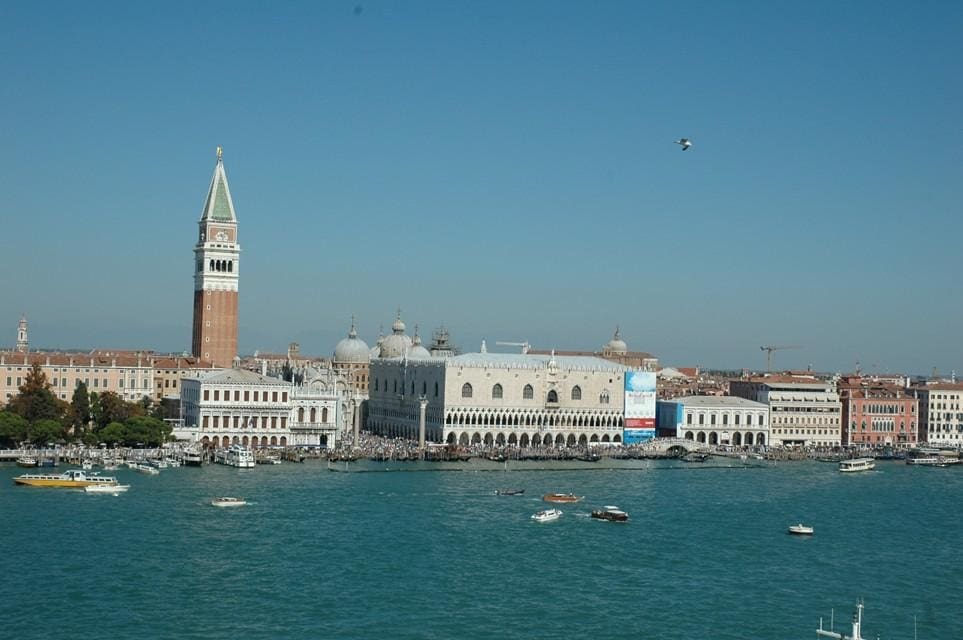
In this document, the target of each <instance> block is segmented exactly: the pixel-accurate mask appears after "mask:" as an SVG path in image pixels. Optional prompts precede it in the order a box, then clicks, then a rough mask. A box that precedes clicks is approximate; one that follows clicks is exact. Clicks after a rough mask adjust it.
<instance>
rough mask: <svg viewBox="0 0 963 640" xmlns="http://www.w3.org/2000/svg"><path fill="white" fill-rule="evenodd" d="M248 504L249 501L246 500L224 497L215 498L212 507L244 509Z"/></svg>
mask: <svg viewBox="0 0 963 640" xmlns="http://www.w3.org/2000/svg"><path fill="white" fill-rule="evenodd" d="M246 504H247V500H245V499H244V498H232V497H230V496H222V497H220V498H214V499H213V500H212V501H211V506H214V507H243V506H244V505H246Z"/></svg>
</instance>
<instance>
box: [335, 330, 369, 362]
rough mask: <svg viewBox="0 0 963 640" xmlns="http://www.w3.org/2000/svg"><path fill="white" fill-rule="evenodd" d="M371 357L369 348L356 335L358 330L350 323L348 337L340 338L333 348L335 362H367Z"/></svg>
mask: <svg viewBox="0 0 963 640" xmlns="http://www.w3.org/2000/svg"><path fill="white" fill-rule="evenodd" d="M370 358H371V355H370V350H369V349H368V345H367V344H366V343H365V341H364V340H362V339H361V338H359V337H358V332H357V331H356V330H355V328H354V322H352V323H351V331H349V332H348V337H347V338H344V339H343V340H341V341H340V342H339V343H338V344H337V346H335V348H334V361H335V362H352V363H355V362H368V360H369V359H370Z"/></svg>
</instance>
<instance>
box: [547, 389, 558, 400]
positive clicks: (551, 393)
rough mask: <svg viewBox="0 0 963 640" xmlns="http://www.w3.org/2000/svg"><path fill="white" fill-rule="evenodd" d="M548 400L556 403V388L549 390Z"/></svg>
mask: <svg viewBox="0 0 963 640" xmlns="http://www.w3.org/2000/svg"><path fill="white" fill-rule="evenodd" d="M548 401H549V402H556V403H557V402H558V393H556V391H555V389H552V390H551V391H549V392H548Z"/></svg>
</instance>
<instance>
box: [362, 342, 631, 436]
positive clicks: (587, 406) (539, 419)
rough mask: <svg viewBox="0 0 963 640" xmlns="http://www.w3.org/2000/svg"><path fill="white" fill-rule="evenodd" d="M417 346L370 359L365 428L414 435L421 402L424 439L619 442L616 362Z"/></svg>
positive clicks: (620, 394) (620, 381)
mask: <svg viewBox="0 0 963 640" xmlns="http://www.w3.org/2000/svg"><path fill="white" fill-rule="evenodd" d="M389 337H390V336H389ZM422 351H424V350H423V349H422V350H421V351H418V350H415V351H413V353H409V354H408V355H407V356H405V355H400V356H396V357H391V358H377V359H374V360H372V361H371V373H370V383H369V386H368V393H369V401H368V416H367V422H366V425H367V429H368V430H369V431H373V432H374V433H378V434H381V435H386V436H403V437H407V438H412V439H416V438H419V429H420V423H421V416H420V412H421V410H422V402H424V412H425V414H424V415H425V418H424V425H425V440H426V441H431V442H438V443H447V444H460V445H464V446H467V445H470V444H486V445H493V444H498V445H506V444H507V445H519V446H522V447H526V446H530V445H534V444H540V445H546V446H547V445H555V446H563V445H565V446H574V445H577V444H583V445H584V444H586V443H589V442H622V439H623V427H624V407H625V405H624V402H625V401H624V398H625V392H624V376H625V372H626V371H627V370H628V369H627V368H626V367H624V366H622V365H619V364H616V363H614V362H610V361H608V360H604V359H602V358H597V357H590V356H560V355H540V354H533V353H527V354H504V353H487V351H486V350H485V349H484V345H483V349H482V351H481V352H479V353H466V354H462V355H458V356H453V357H446V358H438V357H432V356H431V355H430V354H427V353H422ZM412 356H414V357H412Z"/></svg>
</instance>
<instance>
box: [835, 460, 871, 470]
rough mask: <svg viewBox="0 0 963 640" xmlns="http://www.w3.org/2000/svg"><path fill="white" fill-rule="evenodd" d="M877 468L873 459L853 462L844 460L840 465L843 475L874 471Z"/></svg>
mask: <svg viewBox="0 0 963 640" xmlns="http://www.w3.org/2000/svg"><path fill="white" fill-rule="evenodd" d="M875 468H876V461H875V460H873V459H872V458H853V459H852V460H843V461H841V462H840V463H839V470H840V471H842V472H843V473H855V472H857V471H872V470H873V469H875Z"/></svg>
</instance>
